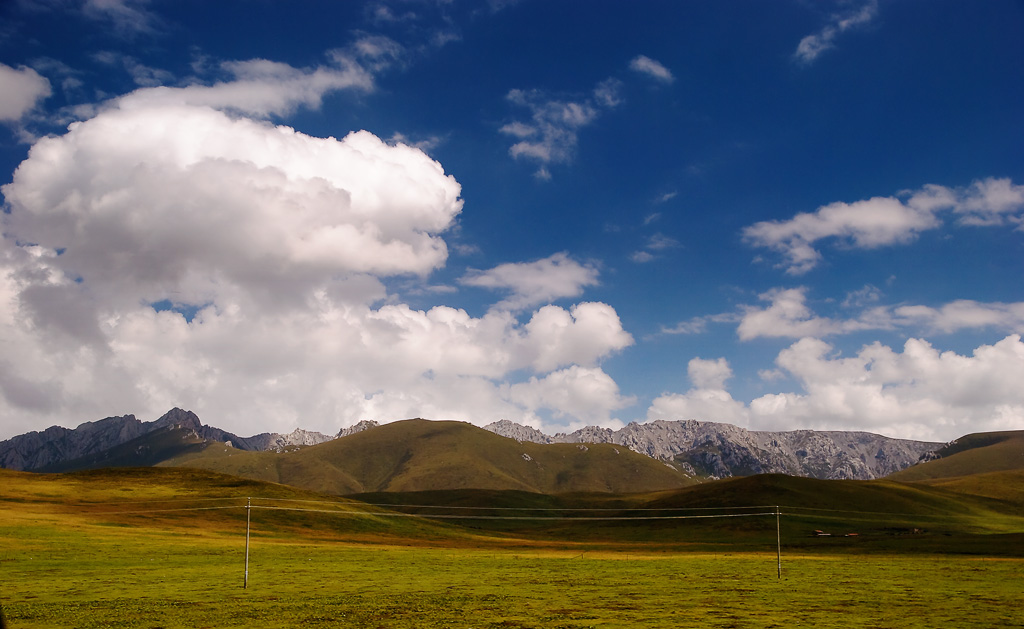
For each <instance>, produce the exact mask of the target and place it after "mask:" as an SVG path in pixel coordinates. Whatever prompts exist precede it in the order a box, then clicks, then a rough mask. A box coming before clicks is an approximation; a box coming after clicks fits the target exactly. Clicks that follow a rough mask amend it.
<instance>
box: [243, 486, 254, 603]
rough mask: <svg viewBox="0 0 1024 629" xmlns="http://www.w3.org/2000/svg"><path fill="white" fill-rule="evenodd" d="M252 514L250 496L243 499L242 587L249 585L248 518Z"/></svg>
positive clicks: (245, 587)
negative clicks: (243, 578) (243, 575)
mask: <svg viewBox="0 0 1024 629" xmlns="http://www.w3.org/2000/svg"><path fill="white" fill-rule="evenodd" d="M251 515H252V498H246V499H245V580H244V581H243V582H242V589H243V590H244V589H247V588H248V587H249V519H250V516H251Z"/></svg>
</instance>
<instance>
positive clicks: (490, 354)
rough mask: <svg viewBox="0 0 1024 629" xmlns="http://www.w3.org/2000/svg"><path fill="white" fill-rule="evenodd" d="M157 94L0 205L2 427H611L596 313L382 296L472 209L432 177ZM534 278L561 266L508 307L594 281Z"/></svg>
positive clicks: (74, 134) (115, 116)
mask: <svg viewBox="0 0 1024 629" xmlns="http://www.w3.org/2000/svg"><path fill="white" fill-rule="evenodd" d="M140 93H141V92H137V93H136V94H140ZM170 93H171V92H166V91H164V92H159V91H156V92H150V96H153V98H128V99H122V100H120V101H118V102H116V103H114V104H113V105H112V106H110V107H108V108H107V109H105V110H103V111H102V112H101V113H99V114H97V115H96V116H95V117H93V118H91V119H89V120H86V121H83V122H79V123H75V124H73V125H71V127H70V128H69V130H68V132H67V133H66V134H65V135H63V136H59V137H50V138H46V139H43V140H40V141H39V142H37V143H36V145H35V146H33V147H32V149H31V151H30V154H29V157H28V159H27V160H25V162H23V163H22V164H21V165H20V166H19V168H18V170H17V172H16V173H15V175H14V178H13V181H12V182H11V183H10V184H8V185H6V186H4V188H3V193H4V197H5V199H6V203H7V208H8V210H9V213H8V214H6V215H5V216H4V217H3V221H4V222H3V233H4V239H3V241H2V243H0V305H2V308H0V313H2V316H0V343H2V344H3V346H4V347H5V350H6V351H5V352H4V358H3V360H0V414H2V416H3V417H4V418H5V424H4V431H5V432H7V433H9V434H15V433H17V432H23V431H24V430H28V429H38V428H40V427H41V425H48V424H49V423H64V424H73V423H76V422H78V421H82V420H88V419H96V418H97V417H102V416H104V415H108V414H115V413H116V414H120V413H124V412H135V413H137V414H139V415H140V416H141V417H145V418H151V417H154V416H156V415H158V414H160V413H162V412H164V411H166V410H167V409H168V408H170V407H172V406H175V405H177V406H186V407H189V408H193V409H194V410H196V411H197V412H199V413H200V414H201V415H202V416H204V417H207V418H209V419H210V420H211V421H216V422H217V423H218V424H219V425H222V426H223V427H225V428H228V429H231V430H234V431H236V432H239V433H254V432H258V431H262V430H282V431H283V430H291V429H292V428H294V427H296V426H302V427H307V428H311V429H318V430H323V431H336V430H337V429H338V428H339V427H340V426H344V425H349V424H351V423H353V422H356V421H358V420H360V419H367V418H370V419H377V420H383V421H388V420H393V419H400V418H403V417H411V416H424V417H430V418H455V419H464V420H471V421H475V422H478V423H486V422H490V421H494V420H496V419H500V418H502V417H506V418H508V419H512V420H517V421H524V422H530V423H532V424H534V425H540V424H541V422H543V421H549V420H551V418H554V420H555V421H556V427H557V425H558V424H565V423H567V422H568V423H573V422H576V423H578V422H586V423H600V422H604V423H608V422H612V423H614V420H613V418H612V417H611V413H612V412H613V411H614V410H616V409H618V408H622V407H623V405H624V404H625V403H626V401H628V400H624V398H622V397H621V396H620V395H619V394H618V390H617V387H615V383H614V382H613V381H611V379H610V378H609V377H608V376H607V375H606V374H604V372H603V371H601V369H600V367H599V362H600V360H601V359H602V358H603V357H605V356H607V355H608V354H609V353H612V352H615V351H617V350H619V349H622V348H623V347H626V346H628V345H630V344H631V343H632V337H631V336H630V335H629V334H628V333H626V332H625V331H624V330H623V328H622V324H621V322H620V320H619V318H618V316H617V314H616V313H615V311H614V309H612V308H611V307H610V306H607V305H605V304H600V303H589V302H588V303H580V304H577V305H575V306H573V307H572V308H569V309H564V308H562V307H560V306H553V305H550V306H546V307H544V308H542V309H540V310H539V311H537V312H535V313H533V314H532V315H530V316H529V317H527V320H526V321H525V322H521V321H520V320H519V319H518V318H517V316H516V314H515V313H514V311H513V310H510V309H509V308H493V309H491V311H489V312H488V313H487V314H485V315H484V316H482V317H472V316H470V315H469V314H468V313H466V312H465V311H464V310H460V309H456V308H451V307H447V306H436V307H433V308H430V309H426V310H418V309H414V308H411V307H409V306H407V305H405V304H402V303H398V302H397V300H396V299H394V296H392V298H391V299H385V298H387V297H388V295H387V291H386V289H385V288H384V285H383V283H382V282H381V279H380V278H385V277H387V276H394V275H413V276H425V275H427V274H429V273H430V272H431V271H432V270H434V269H436V268H438V267H440V266H442V265H444V264H445V261H446V258H447V247H446V244H445V242H444V239H443V234H444V232H445V231H446V230H447V229H449V228H450V227H451V226H452V225H453V223H454V220H455V219H456V217H457V215H458V214H459V212H460V211H461V210H462V200H461V199H460V186H459V184H458V182H456V181H455V179H454V178H453V177H452V176H450V175H447V174H446V173H445V172H444V170H443V169H442V167H441V165H440V164H438V163H437V162H435V161H433V160H431V159H430V158H429V157H427V156H426V155H425V154H424V153H422V152H421V151H420V150H418V149H415V148H412V147H408V146H404V145H394V146H393V145H388V144H386V143H384V142H382V141H381V140H380V139H378V138H377V137H375V136H374V135H372V134H370V133H367V132H357V133H353V134H350V135H349V136H347V137H345V138H343V139H340V140H337V139H334V138H314V137H310V136H307V135H303V134H301V133H299V132H297V131H295V130H293V129H291V128H288V127H281V126H273V125H271V124H269V123H266V122H263V121H258V120H253V119H250V118H245V117H238V116H237V113H238V112H239V111H240V110H241V109H242V108H240V107H238V106H236V105H237V104H238V103H240V102H249V103H251V102H255V101H248V100H245V99H241V100H239V99H232V98H221V97H220V96H217V98H216V99H215V100H216V101H217V105H218V106H219V107H223V108H225V109H228V110H231V111H233V112H234V113H235V114H236V115H234V116H232V115H228V114H226V113H224V112H223V111H221V110H220V109H217V108H214V107H210V106H207V104H208V103H209V101H208V99H207V100H203V99H200V100H199V101H194V99H193V98H192V96H188V95H187V94H186V96H188V97H187V98H185V99H179V98H177V96H176V97H175V98H170V99H167V98H163V96H166V95H168V94H170ZM197 93H199V92H197ZM223 93H225V94H228V93H231V90H226V91H224V92H223ZM210 94H219V92H216V91H215V92H210ZM180 95H181V94H178V96H180ZM197 102H203V103H207V104H197ZM256 109H258V108H256ZM543 262H544V261H542V263H543ZM547 262H548V263H549V266H551V267H552V268H555V269H557V268H559V267H563V266H564V269H563V270H566V271H569V273H568V275H567V277H566V278H563V280H564V281H562V280H560V281H559V282H555V286H554V287H553V288H552V287H550V286H549V287H547V288H544V287H543V286H542V285H543V284H544V281H540V282H539V283H538V282H534V281H531V280H529V279H528V278H527V279H524V278H525V277H526V276H528V275H530V274H529V273H528V272H527V273H526V274H525V275H523V274H517V273H514V272H513V273H512V274H511V275H509V276H507V277H506V279H505V280H504V282H505V283H504V284H503V286H504V287H507V288H510V289H512V290H513V292H515V293H516V294H518V295H520V296H521V297H520V298H521V299H522V298H525V299H526V302H523V303H521V304H520V305H521V306H522V305H525V303H534V302H536V300H537V299H540V298H541V297H538V295H543V296H546V297H547V298H552V299H553V298H557V297H564V296H569V295H570V294H572V295H573V296H575V295H578V293H579V289H580V288H581V287H583V286H586V285H589V284H592V283H593V281H595V273H596V272H595V271H593V269H592V268H591V267H587V266H584V265H579V264H577V263H573V262H572V261H571V260H570V259H569V258H568V257H566V256H562V257H558V256H555V257H553V258H551V259H549V260H548V261H547ZM542 266H543V264H542ZM523 268H526V269H530V268H531V267H529V266H528V265H527V266H526V267H515V266H513V267H512V269H513V271H514V270H516V269H519V270H522V269H523ZM545 268H547V267H545ZM500 275H501V274H500V273H498V272H492V273H491V274H490V275H488V277H498V276H500ZM481 277H482V276H481ZM573 278H575V279H573ZM534 279H536V278H534ZM523 282H525V283H523ZM566 286H571V287H573V288H572V290H569V289H568V288H566ZM552 291H553V292H552ZM524 295H525V296H528V297H522V296H524ZM382 301H384V302H385V303H384V304H383V305H379V304H380V303H381V302H382ZM531 374H532V378H531ZM517 381H519V384H516V382H517ZM559 387H564V388H563V389H559Z"/></svg>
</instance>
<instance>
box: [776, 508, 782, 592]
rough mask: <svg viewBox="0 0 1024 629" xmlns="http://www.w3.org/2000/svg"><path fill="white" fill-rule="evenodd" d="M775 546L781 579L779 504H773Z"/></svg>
mask: <svg viewBox="0 0 1024 629" xmlns="http://www.w3.org/2000/svg"><path fill="white" fill-rule="evenodd" d="M775 544H776V546H775V548H776V551H777V554H776V556H777V557H778V560H779V579H780V580H781V579H782V527H781V526H780V525H779V505H775Z"/></svg>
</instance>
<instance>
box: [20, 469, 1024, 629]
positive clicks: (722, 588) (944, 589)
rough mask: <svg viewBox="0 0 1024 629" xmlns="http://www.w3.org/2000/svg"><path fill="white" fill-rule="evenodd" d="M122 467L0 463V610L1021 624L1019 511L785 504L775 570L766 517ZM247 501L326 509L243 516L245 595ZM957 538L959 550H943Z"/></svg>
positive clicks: (156, 618) (225, 617) (39, 619)
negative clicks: (314, 489) (477, 520)
mask: <svg viewBox="0 0 1024 629" xmlns="http://www.w3.org/2000/svg"><path fill="white" fill-rule="evenodd" d="M126 474H132V472H122V473H118V474H113V475H108V476H104V475H102V474H94V475H92V476H90V475H84V476H82V475H78V476H76V475H66V476H65V475H21V474H6V473H5V474H3V475H2V476H0V488H2V489H0V605H2V606H3V611H4V614H5V616H6V619H7V622H8V625H9V626H10V627H11V628H12V629H20V628H44V627H45V628H50V627H54V628H56V627H61V628H64V627H81V628H90V627H111V628H112V627H144V628H149V629H157V628H164V629H170V628H179V627H190V628H195V627H280V628H285V627H388V628H390V627H476V628H496V627H521V628H526V627H566V628H568V627H572V628H580V627H607V628H611V627H755V628H757V627H811V626H813V627H894V628H895V627H900V628H904V627H938V626H941V627H972V628H977V627H1024V592H1022V588H1021V587H1020V583H1021V582H1022V577H1024V559H1022V558H1021V557H1020V554H1021V552H1020V545H1021V541H1022V539H1024V538H1022V537H1021V536H1020V535H1019V533H1020V531H1021V530H1022V529H1021V528H1020V524H1019V523H1017V524H1014V522H1013V521H1012V519H1006V520H1003V521H1001V522H1000V523H998V526H997V528H996V529H995V530H993V531H990V532H988V533H984V534H981V533H979V534H976V535H975V534H967V535H966V536H959V537H958V535H954V534H953V533H952V532H946V533H941V534H938V535H920V536H914V535H907V536H904V535H882V534H880V535H879V536H878V537H877V543H876V541H873V540H872V539H871V538H870V536H865V538H864V539H860V538H859V536H858V537H857V538H842V539H831V540H828V539H826V540H822V539H814V538H809V537H808V536H807V535H806V534H805V531H804V529H805V527H806V526H811V525H814V524H815V522H814V521H810V520H807V521H803V520H801V519H800V518H798V517H790V518H785V517H784V518H783V522H784V526H783V534H782V544H783V547H782V578H781V579H779V578H778V574H777V563H776V553H775V547H774V543H775V536H774V532H775V531H774V529H775V522H774V518H749V519H744V520H742V524H735V525H734V524H729V525H723V524H720V523H719V522H718V521H715V522H714V523H705V522H701V523H699V524H697V523H691V522H663V523H660V524H659V525H658V526H656V527H649V526H647V525H646V524H643V525H642V524H641V523H637V524H636V525H635V526H633V525H631V526H624V525H622V524H621V523H620V524H618V525H617V526H603V525H601V523H590V524H584V523H580V524H579V528H577V529H576V533H575V535H574V534H573V529H572V527H571V526H570V525H571V524H572V523H567V524H564V526H563V528H562V529H559V530H558V531H556V534H552V535H549V534H546V533H544V532H542V531H540V530H537V529H536V528H527V529H524V530H521V531H517V532H516V531H508V530H501V529H498V530H495V529H493V528H487V527H481V526H477V527H472V526H465V525H464V524H465V523H462V522H459V521H440V522H435V521H430V520H423V519H420V518H407V517H389V516H379V515H367V514H368V513H380V512H381V508H380V507H363V506H358V505H353V503H351V502H347V501H339V502H338V505H336V506H333V507H330V508H327V507H326V506H325V505H323V504H322V503H323V502H324V501H325V498H324V497H323V496H319V495H317V494H311V493H304V492H299V491H296V490H292V489H290V488H287V487H284V486H277V485H265V484H260V483H254V482H252V481H243V480H241V479H234V478H231V477H219V476H215V475H207V476H202V477H201V478H197V477H196V473H193V472H184V471H173V470H171V471H164V472H160V473H159V474H156V475H154V473H146V474H143V475H142V476H141V477H140V478H136V479H135V481H134V482H132V483H126V482H125V480H126V478H125V475H126ZM176 475H177V476H176ZM200 481H201V482H200ZM252 495H255V496H263V497H264V502H259V501H257V504H262V505H266V506H269V505H279V506H280V505H288V504H293V505H303V504H308V505H321V506H323V508H321V506H318V507H317V509H316V510H315V511H311V512H293V511H275V510H269V509H253V510H252V512H251V516H252V535H251V539H250V555H249V561H250V562H249V578H248V587H246V588H244V589H243V580H244V569H245V525H246V512H245V509H244V508H241V507H240V506H239V505H242V504H244V503H243V502H242V501H241V499H242V498H243V497H247V496H252ZM225 499H229V501H228V502H224V500H225ZM157 501H166V502H157ZM298 501H309V502H298ZM226 504H229V505H232V508H230V509H212V508H210V507H218V506H225V505H226ZM167 508H174V509H195V510H189V511H185V510H181V511H167V510H164V509H167ZM140 511H147V513H140ZM787 520H788V523H787ZM844 524H848V522H844ZM883 524H885V526H886V527H888V526H889V525H890V524H891V523H888V522H886V523H883ZM650 529H654V532H653V533H651V532H650ZM716 531H717V534H716V533H715V532H716ZM1014 531H1016V532H1014ZM950 539H954V540H960V541H964V542H970V543H968V544H967V546H966V547H964V546H960V548H967V550H964V551H962V552H957V553H951V552H948V550H949V549H948V548H947V547H943V546H941V544H940V545H938V546H936V545H935V544H938V543H939V542H942V541H943V540H947V541H948V540H950ZM929 540H930V541H929ZM972 540H973V541H972ZM904 543H906V544H908V545H902V544H904ZM972 543H973V544H974V546H971V544H972ZM1000 549H1001V550H1002V552H1000Z"/></svg>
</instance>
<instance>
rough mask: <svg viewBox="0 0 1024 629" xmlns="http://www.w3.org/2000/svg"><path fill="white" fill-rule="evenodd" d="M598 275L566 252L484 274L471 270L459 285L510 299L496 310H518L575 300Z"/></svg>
mask: <svg viewBox="0 0 1024 629" xmlns="http://www.w3.org/2000/svg"><path fill="white" fill-rule="evenodd" d="M599 275H600V272H599V271H598V270H597V268H596V267H595V266H594V265H592V264H581V263H579V262H577V261H575V260H573V259H572V258H570V257H569V255H568V254H567V253H565V252H561V253H556V254H554V255H551V256H548V257H547V258H542V259H540V260H536V261H533V262H509V263H507V264H501V265H498V266H496V267H494V268H493V269H488V270H486V271H480V270H472V271H470V272H469V273H467V274H466V275H465V276H464V277H462V279H460V280H459V282H460V283H462V284H464V285H466V286H478V287H481V288H490V289H494V290H506V291H509V292H511V293H512V294H511V296H509V297H508V298H506V299H505V300H504V301H502V302H501V303H499V304H498V306H497V307H499V308H510V309H513V310H519V309H523V308H528V307H531V306H536V305H540V304H544V303H548V302H552V301H554V300H557V299H562V298H565V297H578V296H580V295H582V294H583V289H584V288H586V287H587V286H596V285H597V284H598V276H599Z"/></svg>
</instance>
